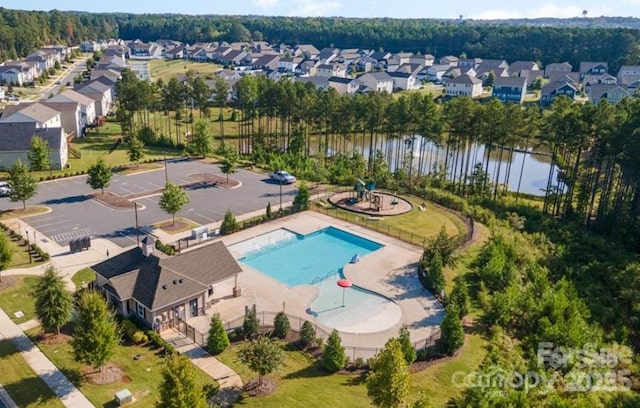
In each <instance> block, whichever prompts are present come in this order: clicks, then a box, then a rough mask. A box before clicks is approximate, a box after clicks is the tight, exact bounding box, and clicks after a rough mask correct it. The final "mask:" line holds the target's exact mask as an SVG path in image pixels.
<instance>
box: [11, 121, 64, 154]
mask: <svg viewBox="0 0 640 408" xmlns="http://www.w3.org/2000/svg"><path fill="white" fill-rule="evenodd" d="M0 135H2V137H1V138H0V151H3V152H24V151H30V150H31V138H33V136H40V137H41V138H42V139H44V140H46V141H47V143H49V149H50V150H58V149H60V144H61V142H62V138H63V137H65V136H64V132H63V131H62V128H59V127H57V128H47V129H45V128H36V125H35V123H34V122H20V123H12V122H9V123H0Z"/></svg>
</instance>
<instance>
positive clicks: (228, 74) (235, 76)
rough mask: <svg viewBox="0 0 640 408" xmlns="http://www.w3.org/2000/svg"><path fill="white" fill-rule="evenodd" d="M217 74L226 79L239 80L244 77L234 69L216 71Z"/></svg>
mask: <svg viewBox="0 0 640 408" xmlns="http://www.w3.org/2000/svg"><path fill="white" fill-rule="evenodd" d="M216 76H218V77H220V78H222V79H224V80H225V81H239V80H240V78H241V77H242V76H241V75H240V73H239V72H238V71H234V70H232V69H221V70H219V71H216Z"/></svg>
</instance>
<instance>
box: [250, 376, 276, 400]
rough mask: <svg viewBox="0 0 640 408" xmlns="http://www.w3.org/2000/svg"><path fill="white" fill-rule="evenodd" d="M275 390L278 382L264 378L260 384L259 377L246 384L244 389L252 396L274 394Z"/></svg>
mask: <svg viewBox="0 0 640 408" xmlns="http://www.w3.org/2000/svg"><path fill="white" fill-rule="evenodd" d="M275 390H276V382H275V381H273V380H272V379H270V378H263V379H262V384H259V383H258V379H257V378H255V379H253V380H250V381H249V382H248V383H247V384H246V385H245V386H244V391H245V392H246V393H247V394H248V395H249V396H251V397H264V396H267V395H269V394H272V393H273V392H274V391H275Z"/></svg>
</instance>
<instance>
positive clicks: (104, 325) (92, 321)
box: [71, 292, 120, 369]
mask: <svg viewBox="0 0 640 408" xmlns="http://www.w3.org/2000/svg"><path fill="white" fill-rule="evenodd" d="M77 309H78V321H77V323H76V326H75V329H74V331H73V339H72V340H71V346H72V347H73V355H74V358H75V360H76V361H78V362H81V363H85V364H91V365H92V366H93V367H94V368H96V369H99V368H101V367H102V366H103V365H104V364H105V363H106V362H107V361H108V360H109V358H111V357H112V356H113V355H114V353H115V351H116V347H117V346H118V343H119V342H120V329H119V327H118V325H117V323H116V321H115V320H114V317H113V314H112V313H111V311H110V310H109V306H108V305H107V303H106V302H105V300H104V299H103V298H102V296H101V295H100V294H99V293H97V292H85V293H83V294H82V296H81V297H80V300H79V302H78V306H77Z"/></svg>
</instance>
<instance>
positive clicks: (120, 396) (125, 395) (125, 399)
mask: <svg viewBox="0 0 640 408" xmlns="http://www.w3.org/2000/svg"><path fill="white" fill-rule="evenodd" d="M115 400H116V402H117V403H118V406H119V407H122V406H124V405H127V404H131V403H132V402H133V395H131V391H129V390H128V389H126V388H125V389H124V390H120V391H118V392H116V395H115Z"/></svg>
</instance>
